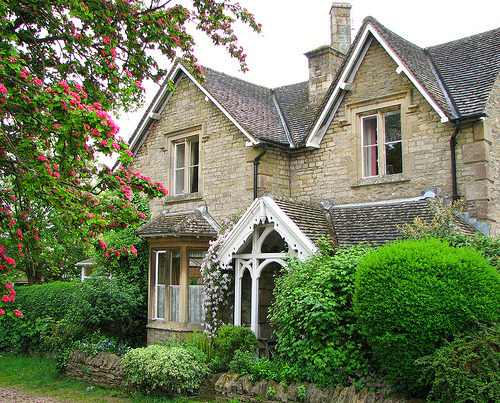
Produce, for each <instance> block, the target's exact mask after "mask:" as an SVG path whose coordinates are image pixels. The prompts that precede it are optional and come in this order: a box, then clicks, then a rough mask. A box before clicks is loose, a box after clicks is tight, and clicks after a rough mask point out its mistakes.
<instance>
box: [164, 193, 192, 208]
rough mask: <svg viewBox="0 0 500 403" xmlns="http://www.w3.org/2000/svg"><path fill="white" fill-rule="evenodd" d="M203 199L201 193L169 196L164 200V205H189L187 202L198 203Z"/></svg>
mask: <svg viewBox="0 0 500 403" xmlns="http://www.w3.org/2000/svg"><path fill="white" fill-rule="evenodd" d="M201 199H202V195H201V192H196V193H188V194H184V195H178V196H167V197H165V199H164V200H163V205H164V206H167V205H170V204H177V203H187V202H191V201H197V200H201Z"/></svg>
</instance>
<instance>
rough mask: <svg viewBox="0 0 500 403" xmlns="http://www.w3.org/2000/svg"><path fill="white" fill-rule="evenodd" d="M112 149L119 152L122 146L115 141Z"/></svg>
mask: <svg viewBox="0 0 500 403" xmlns="http://www.w3.org/2000/svg"><path fill="white" fill-rule="evenodd" d="M111 147H113V148H114V149H115V150H117V151H119V150H120V145H119V144H118V143H117V142H116V141H114V142H113V144H111Z"/></svg>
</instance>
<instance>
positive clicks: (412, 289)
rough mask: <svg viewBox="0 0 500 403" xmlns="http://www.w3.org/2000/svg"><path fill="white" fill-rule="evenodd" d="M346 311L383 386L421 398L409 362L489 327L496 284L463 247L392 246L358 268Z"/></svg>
mask: <svg viewBox="0 0 500 403" xmlns="http://www.w3.org/2000/svg"><path fill="white" fill-rule="evenodd" d="M354 308H355V312H356V315H357V317H358V323H359V325H360V331H361V332H362V333H363V334H364V335H366V337H367V340H368V342H369V344H370V347H371V348H372V350H373V352H374V355H375V358H376V359H377V360H378V362H379V363H380V365H381V367H382V369H383V370H385V371H386V372H387V375H388V378H389V381H390V382H391V384H392V385H393V386H394V387H395V388H396V389H398V390H399V391H401V392H403V393H409V394H413V395H414V396H418V395H424V394H425V393H426V389H427V387H426V385H425V384H424V383H422V382H421V381H420V378H421V368H419V367H417V366H415V364H414V361H415V360H416V359H418V358H420V357H423V356H426V355H429V354H432V353H433V352H434V351H435V350H436V349H437V348H439V347H440V346H442V345H443V343H444V340H446V339H450V338H451V337H452V335H453V334H455V333H459V332H466V331H467V330H469V329H472V328H474V326H475V324H476V322H478V321H480V322H484V323H493V322H495V321H497V320H498V318H499V314H500V277H499V274H498V273H497V271H496V270H495V269H494V268H493V267H491V266H490V265H489V264H488V262H487V261H486V260H485V259H484V258H483V257H481V256H480V254H479V253H478V252H477V251H474V250H472V249H469V248H453V247H451V246H449V245H448V244H446V243H444V242H441V241H439V240H437V239H432V238H431V239H421V240H406V241H403V242H394V243H391V244H387V245H385V246H383V247H381V248H379V249H378V250H376V251H374V252H372V253H370V254H369V255H368V256H366V257H365V258H364V259H363V260H362V261H360V263H359V266H358V270H357V273H356V282H355V294H354Z"/></svg>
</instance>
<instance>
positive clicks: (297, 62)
mask: <svg viewBox="0 0 500 403" xmlns="http://www.w3.org/2000/svg"><path fill="white" fill-rule="evenodd" d="M239 2H240V4H242V5H243V6H244V7H246V8H247V9H248V10H249V11H250V12H252V13H253V14H254V15H255V17H256V20H257V21H258V22H260V23H261V24H262V25H263V28H262V33H261V34H256V33H254V32H252V31H251V30H250V29H249V28H247V27H245V26H238V27H237V29H236V35H237V37H238V39H239V42H240V45H241V46H243V47H244V49H245V53H246V54H247V55H248V57H247V62H248V67H249V69H250V71H249V72H247V73H245V74H243V73H241V72H239V71H238V68H239V66H238V63H237V61H235V60H231V58H230V57H229V56H227V55H226V53H225V51H224V50H223V49H222V48H220V49H217V48H214V47H213V46H212V45H211V44H210V42H209V41H208V40H206V39H205V38H203V37H198V38H197V48H196V50H195V54H196V57H197V58H198V60H199V63H200V64H202V65H205V66H207V67H211V68H213V69H215V70H218V71H221V72H223V73H226V74H229V75H233V76H237V77H240V78H242V79H244V80H247V81H250V82H253V83H256V84H260V85H263V86H266V87H271V88H273V87H279V86H282V85H287V84H292V83H297V82H301V81H305V80H307V78H308V71H307V58H306V57H305V56H304V53H305V52H308V51H310V50H313V49H315V48H317V47H319V46H322V45H328V44H329V43H330V16H329V12H330V7H331V5H332V3H333V2H334V1H333V0H305V1H304V0H302V1H300V0H296V1H293V0H239ZM346 2H349V3H350V4H351V5H352V8H351V28H352V38H354V36H355V34H356V32H357V31H358V29H359V27H360V26H361V25H362V23H363V19H364V18H365V17H366V16H368V15H370V16H372V17H374V18H376V19H377V20H378V21H379V22H380V23H381V24H383V25H384V26H386V27H387V28H388V29H390V30H391V31H393V32H395V33H397V34H398V35H400V36H402V37H403V38H405V39H406V40H409V41H411V42H413V43H415V44H416V45H418V46H421V47H427V46H432V45H437V44H440V43H445V42H448V41H452V40H455V39H459V38H463V37H465V36H469V35H473V34H477V33H480V32H484V31H488V30H490V29H494V28H498V27H500V0H467V1H466V0H413V1H411V0H399V1H398V0H350V1H346ZM146 88H147V93H146V105H147V103H148V102H149V101H150V100H151V99H152V98H153V96H154V95H155V93H156V91H157V88H158V87H157V86H156V85H155V84H149V85H147V86H146ZM144 109H145V107H143V108H141V109H139V110H138V111H137V112H134V113H128V114H122V116H121V117H120V119H117V123H118V125H119V126H120V135H121V136H122V137H123V138H125V139H128V138H129V137H130V135H131V134H132V132H133V131H134V129H135V126H136V125H137V123H138V122H139V120H140V119H141V117H142V114H143V112H144Z"/></svg>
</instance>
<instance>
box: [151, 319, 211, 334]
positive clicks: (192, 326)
mask: <svg viewBox="0 0 500 403" xmlns="http://www.w3.org/2000/svg"><path fill="white" fill-rule="evenodd" d="M146 328H148V329H158V330H169V331H173V332H185V331H192V330H198V331H202V330H203V329H204V327H203V325H202V324H201V323H188V322H171V321H168V320H162V319H153V320H151V319H150V320H148V324H147V326H146Z"/></svg>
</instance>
